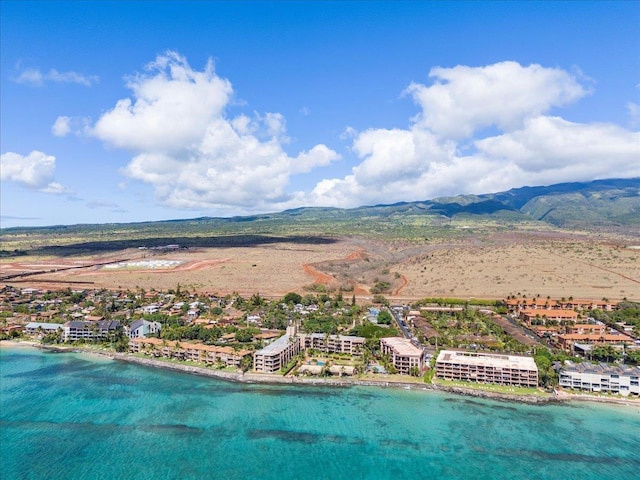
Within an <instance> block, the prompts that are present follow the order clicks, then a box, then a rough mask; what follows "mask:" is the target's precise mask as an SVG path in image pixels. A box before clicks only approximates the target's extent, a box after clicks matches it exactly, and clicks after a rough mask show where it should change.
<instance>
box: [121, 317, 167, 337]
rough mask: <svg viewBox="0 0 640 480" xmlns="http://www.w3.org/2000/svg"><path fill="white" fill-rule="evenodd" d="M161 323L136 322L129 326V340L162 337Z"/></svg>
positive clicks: (142, 320) (141, 320)
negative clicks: (149, 336)
mask: <svg viewBox="0 0 640 480" xmlns="http://www.w3.org/2000/svg"><path fill="white" fill-rule="evenodd" d="M161 328H162V325H161V324H160V322H150V321H148V320H144V319H140V320H136V321H135V322H133V323H132V324H131V325H130V326H129V331H128V334H127V335H128V337H129V338H144V337H146V336H148V335H154V336H160V329H161Z"/></svg>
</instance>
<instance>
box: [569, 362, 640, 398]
mask: <svg viewBox="0 0 640 480" xmlns="http://www.w3.org/2000/svg"><path fill="white" fill-rule="evenodd" d="M558 373H559V377H560V386H561V387H564V388H573V389H577V390H587V391H590V392H607V393H617V394H620V395H623V396H625V397H626V396H628V395H640V385H639V384H638V382H639V378H640V366H635V367H629V366H626V365H606V364H595V363H589V362H584V363H573V362H571V361H566V362H564V364H563V365H562V366H561V367H560V369H559V372H558Z"/></svg>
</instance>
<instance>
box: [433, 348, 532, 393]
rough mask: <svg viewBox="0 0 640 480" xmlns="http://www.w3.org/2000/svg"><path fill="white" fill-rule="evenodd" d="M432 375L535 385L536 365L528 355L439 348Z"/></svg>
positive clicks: (454, 378)
mask: <svg viewBox="0 0 640 480" xmlns="http://www.w3.org/2000/svg"><path fill="white" fill-rule="evenodd" d="M436 376H437V377H438V378H442V379H444V380H464V381H469V382H481V383H497V384H500V385H513V386H524V387H537V386H538V367H537V366H536V362H535V361H534V360H533V358H531V357H522V356H516V355H507V354H498V353H483V352H467V351H459V350H442V351H441V352H440V354H439V355H438V358H437V360H436Z"/></svg>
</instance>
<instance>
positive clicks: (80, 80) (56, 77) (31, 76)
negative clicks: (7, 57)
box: [15, 68, 98, 87]
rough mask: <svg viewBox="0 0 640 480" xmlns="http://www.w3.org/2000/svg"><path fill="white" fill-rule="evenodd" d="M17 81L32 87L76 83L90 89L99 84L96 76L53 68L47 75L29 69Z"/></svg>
mask: <svg viewBox="0 0 640 480" xmlns="http://www.w3.org/2000/svg"><path fill="white" fill-rule="evenodd" d="M15 81H16V82H17V83H22V84H25V85H30V86H32V87H41V86H43V85H44V84H45V83H47V82H53V83H75V84H78V85H84V86H85V87H90V86H91V85H93V84H94V83H98V77H97V76H95V75H84V74H82V73H78V72H59V71H57V70H56V69H53V68H52V69H51V70H49V72H47V73H42V72H41V71H40V70H39V69H37V68H29V69H26V70H23V71H22V72H20V75H18V77H17V78H16V79H15Z"/></svg>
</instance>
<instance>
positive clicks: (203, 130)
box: [88, 52, 339, 210]
mask: <svg viewBox="0 0 640 480" xmlns="http://www.w3.org/2000/svg"><path fill="white" fill-rule="evenodd" d="M127 87H128V88H129V89H130V90H131V93H132V97H131V98H125V99H121V100H119V101H118V102H117V103H116V105H115V106H114V107H113V108H112V109H111V110H109V111H107V112H106V113H105V114H104V115H102V116H101V117H100V118H99V119H98V120H97V121H96V122H95V124H94V125H93V126H92V127H90V128H89V129H88V132H89V134H91V135H93V136H95V137H97V138H99V139H101V140H102V141H104V142H105V143H107V144H109V145H112V146H114V147H117V148H122V149H126V150H129V151H131V152H133V153H134V157H133V158H132V160H131V161H130V163H129V164H128V165H127V166H126V167H125V168H124V169H123V173H124V174H125V175H127V176H128V177H130V178H133V179H137V180H140V181H142V182H146V183H149V184H151V185H153V187H154V188H155V192H156V196H157V198H158V199H159V200H160V201H161V202H162V203H164V204H166V205H169V206H172V207H177V208H198V209H202V208H218V209H225V208H232V209H233V208H236V209H246V210H255V209H258V210H259V209H264V208H269V207H273V208H277V207H280V206H287V205H289V204H290V203H291V202H293V201H295V197H294V196H292V195H289V194H287V193H286V187H287V185H288V184H289V179H290V177H291V175H293V174H295V173H304V172H309V171H310V170H312V169H314V168H316V167H319V166H326V165H328V164H330V163H331V162H332V161H334V160H336V159H338V158H339V155H338V154H337V153H336V152H334V151H333V150H331V149H329V148H328V147H326V146H325V145H316V146H314V147H313V148H311V149H310V150H308V151H304V152H299V153H298V154H297V155H295V156H290V155H289V154H287V153H286V152H285V150H284V145H286V144H287V142H288V138H287V136H286V123H285V120H284V118H283V117H282V115H280V114H278V113H265V114H262V115H261V114H258V113H255V114H254V115H253V116H251V117H249V116H247V115H239V116H237V117H234V118H229V117H228V116H227V112H226V108H227V106H228V105H229V104H230V102H231V100H232V96H233V88H232V86H231V83H230V82H229V81H228V80H226V79H224V78H221V77H219V76H218V75H217V74H216V73H215V70H214V66H213V63H212V62H211V61H209V62H208V63H207V65H206V66H205V68H204V69H203V70H202V71H198V70H194V69H192V68H191V67H190V66H189V64H188V63H187V60H186V58H184V57H183V56H181V55H179V54H178V53H176V52H167V53H165V54H163V55H160V56H158V57H157V58H156V60H155V61H153V62H152V63H150V64H149V65H147V67H146V70H145V72H144V73H141V74H137V75H135V76H132V77H131V78H129V79H128V81H127Z"/></svg>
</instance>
